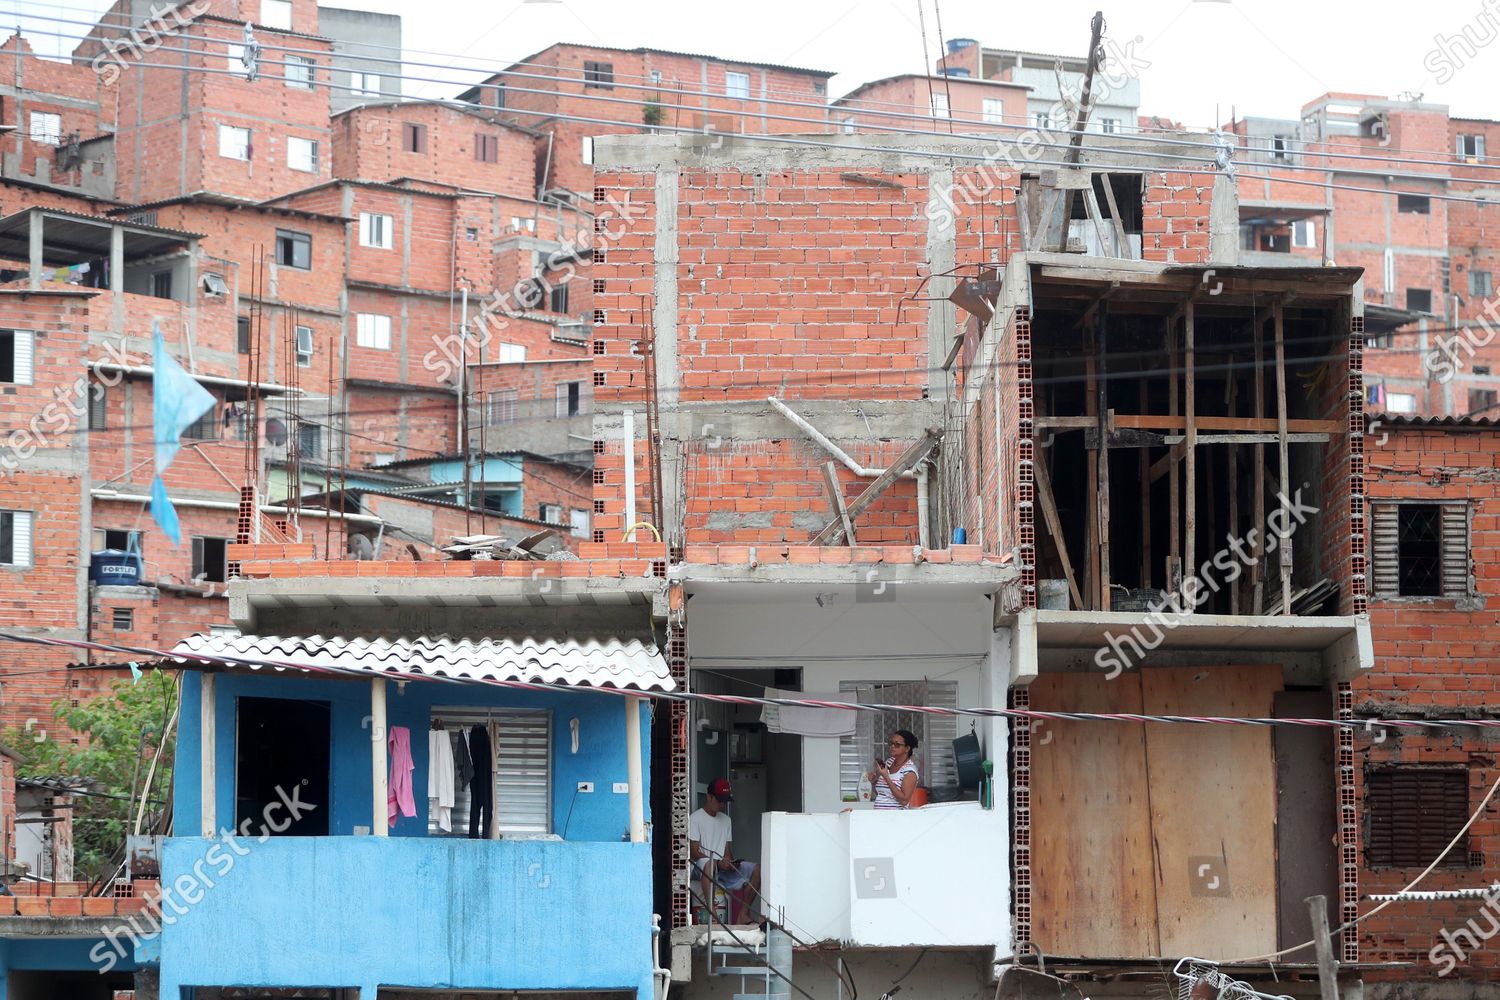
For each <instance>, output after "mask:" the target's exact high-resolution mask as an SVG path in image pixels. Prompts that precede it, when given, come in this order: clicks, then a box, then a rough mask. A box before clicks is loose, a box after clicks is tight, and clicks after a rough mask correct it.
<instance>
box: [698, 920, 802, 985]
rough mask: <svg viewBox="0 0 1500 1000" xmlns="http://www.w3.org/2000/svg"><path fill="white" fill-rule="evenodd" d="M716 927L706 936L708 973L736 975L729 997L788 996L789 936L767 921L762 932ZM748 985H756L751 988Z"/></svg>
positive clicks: (790, 945) (789, 974) (790, 950)
mask: <svg viewBox="0 0 1500 1000" xmlns="http://www.w3.org/2000/svg"><path fill="white" fill-rule="evenodd" d="M729 930H730V928H723V929H720V930H716V931H714V932H713V933H711V934H710V935H709V938H708V974H709V975H711V976H738V977H739V980H740V988H739V990H738V991H737V992H736V993H735V994H734V996H733V1000H790V997H791V994H792V986H791V976H792V939H791V938H790V937H789V936H788V935H787V933H786V932H785V931H783V930H781V929H780V928H778V927H776V926H774V925H771V924H767V925H766V930H765V932H764V934H762V933H760V932H757V931H755V930H753V929H749V928H745V929H734V930H735V934H737V935H738V936H739V938H740V939H741V940H740V941H735V940H734V938H733V937H730V935H729V933H728V931H729ZM752 985H754V986H756V987H758V988H752Z"/></svg>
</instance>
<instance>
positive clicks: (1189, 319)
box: [1178, 301, 1198, 607]
mask: <svg viewBox="0 0 1500 1000" xmlns="http://www.w3.org/2000/svg"><path fill="white" fill-rule="evenodd" d="M1193 318H1194V317H1193V303H1192V302H1191V301H1190V302H1188V303H1187V305H1186V307H1185V308H1184V309H1183V311H1182V331H1183V345H1184V346H1183V377H1184V379H1185V382H1184V384H1183V400H1182V408H1183V415H1184V416H1185V417H1186V418H1187V437H1186V439H1185V440H1184V441H1183V442H1182V447H1183V451H1184V453H1185V454H1184V455H1183V470H1182V475H1183V479H1184V480H1185V484H1184V485H1185V486H1186V487H1187V488H1186V489H1185V490H1184V491H1183V493H1184V496H1183V504H1184V505H1185V507H1186V508H1187V509H1186V511H1185V513H1184V516H1183V525H1182V531H1183V535H1184V536H1185V537H1184V538H1183V542H1182V553H1183V556H1182V566H1183V569H1182V576H1183V579H1184V580H1186V579H1187V578H1188V577H1189V576H1191V575H1192V574H1193V573H1194V572H1195V571H1196V570H1197V568H1198V563H1197V561H1196V560H1197V552H1196V548H1197V541H1198V539H1197V534H1198V454H1197V453H1198V415H1197V413H1196V410H1197V407H1198V395H1197V392H1198V390H1197V381H1198V380H1197V375H1196V373H1195V372H1194V371H1193V362H1194V358H1193V347H1194V345H1195V339H1196V334H1195V333H1194V330H1193V325H1194V324H1193ZM1178 593H1179V594H1180V593H1181V591H1179V592H1178ZM1188 606H1189V607H1191V606H1192V602H1188Z"/></svg>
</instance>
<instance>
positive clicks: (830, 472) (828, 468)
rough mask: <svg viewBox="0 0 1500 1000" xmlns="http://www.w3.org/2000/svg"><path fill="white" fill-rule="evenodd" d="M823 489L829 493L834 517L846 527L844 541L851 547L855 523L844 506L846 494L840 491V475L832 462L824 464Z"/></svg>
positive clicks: (853, 542)
mask: <svg viewBox="0 0 1500 1000" xmlns="http://www.w3.org/2000/svg"><path fill="white" fill-rule="evenodd" d="M823 488H824V489H825V490H827V491H828V507H829V510H830V511H831V512H832V513H833V516H834V517H836V518H838V520H839V523H840V524H842V525H843V526H844V541H845V542H847V543H848V544H850V545H855V544H858V543H857V542H855V540H854V522H853V521H851V520H850V519H849V508H848V507H846V506H844V492H843V490H841V489H839V474H838V470H837V469H835V468H834V466H833V463H832V462H824V463H823Z"/></svg>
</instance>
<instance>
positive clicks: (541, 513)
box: [537, 503, 563, 524]
mask: <svg viewBox="0 0 1500 1000" xmlns="http://www.w3.org/2000/svg"><path fill="white" fill-rule="evenodd" d="M562 515H563V509H562V504H560V503H544V504H542V505H541V507H540V508H539V509H538V511H537V520H538V521H542V522H544V523H546V524H562Z"/></svg>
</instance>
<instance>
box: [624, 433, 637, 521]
mask: <svg viewBox="0 0 1500 1000" xmlns="http://www.w3.org/2000/svg"><path fill="white" fill-rule="evenodd" d="M624 417H625V429H624V430H623V431H622V432H621V433H622V439H623V441H624V444H625V525H626V527H625V541H627V542H628V541H630V540H631V539H632V538H633V537H634V536H635V524H636V518H635V413H634V412H633V411H631V410H626V411H625V413H624Z"/></svg>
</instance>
